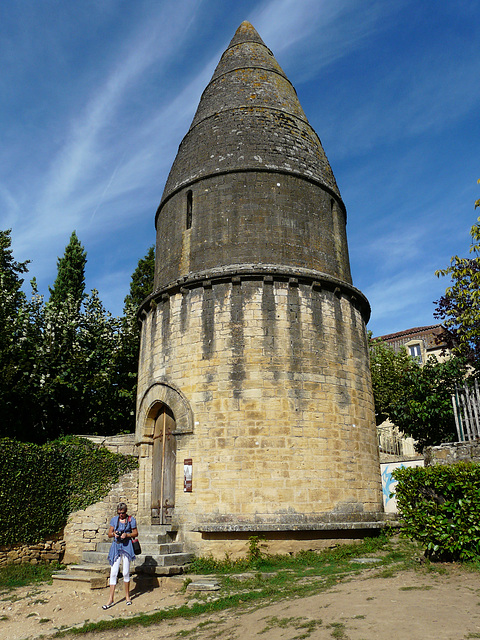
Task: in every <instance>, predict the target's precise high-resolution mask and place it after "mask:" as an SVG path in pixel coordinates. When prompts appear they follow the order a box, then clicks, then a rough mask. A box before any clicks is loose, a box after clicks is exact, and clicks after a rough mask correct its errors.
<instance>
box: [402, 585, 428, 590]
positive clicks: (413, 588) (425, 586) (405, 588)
mask: <svg viewBox="0 0 480 640" xmlns="http://www.w3.org/2000/svg"><path fill="white" fill-rule="evenodd" d="M430 589H433V587H431V586H429V585H423V586H422V587H398V590H399V591H430Z"/></svg>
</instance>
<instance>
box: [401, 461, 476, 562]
mask: <svg viewBox="0 0 480 640" xmlns="http://www.w3.org/2000/svg"><path fill="white" fill-rule="evenodd" d="M393 477H394V478H395V480H397V481H398V484H397V486H396V489H395V491H396V498H397V504H398V508H399V511H400V514H401V517H402V519H403V526H402V531H403V533H404V534H406V535H407V536H408V537H409V538H413V539H416V540H418V541H419V542H420V543H421V544H422V545H423V546H424V547H425V555H426V556H427V557H429V558H431V559H435V560H471V559H474V558H477V557H478V556H480V500H479V495H480V464H477V463H473V462H458V463H456V464H452V465H439V466H434V467H425V468H423V467H411V468H400V469H396V470H395V471H394V472H393Z"/></svg>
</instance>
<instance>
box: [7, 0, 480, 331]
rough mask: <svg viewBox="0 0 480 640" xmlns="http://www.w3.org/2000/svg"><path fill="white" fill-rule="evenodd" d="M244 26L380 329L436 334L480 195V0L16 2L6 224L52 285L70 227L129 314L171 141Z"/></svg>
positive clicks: (10, 22)
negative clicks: (340, 204)
mask: <svg viewBox="0 0 480 640" xmlns="http://www.w3.org/2000/svg"><path fill="white" fill-rule="evenodd" d="M243 20H249V21H250V22H251V23H252V24H253V26H254V27H255V28H256V29H257V31H258V32H259V34H260V35H261V37H262V38H263V40H264V41H265V43H266V44H267V46H269V47H270V48H271V49H272V51H273V53H274V54H275V57H276V58H277V60H278V62H279V63H280V65H281V66H282V67H283V69H284V71H285V72H286V73H287V75H288V77H289V78H290V80H291V81H292V82H293V84H294V86H295V87H296V89H297V93H298V96H299V99H300V102H301V104H302V106H303V108H304V111H305V113H306V115H307V117H308V118H309V120H310V123H311V124H312V126H313V127H314V128H315V130H316V131H317V133H318V134H319V136H320V139H321V140H322V144H323V146H324V149H325V151H326V153H327V156H328V158H329V160H330V163H331V165H332V168H333V171H334V174H335V177H336V179H337V183H338V185H339V188H340V191H341V194H342V197H343V200H344V202H345V204H346V207H347V212H348V224H347V233H348V239H349V250H350V259H351V266H352V274H353V278H354V284H355V285H356V286H357V287H358V288H359V289H361V291H363V293H364V294H365V295H366V296H367V297H368V299H369V300H370V303H371V306H372V318H371V320H370V322H369V325H368V328H369V329H371V330H372V331H373V333H374V335H382V334H385V333H390V332H394V331H400V330H402V329H406V328H410V327H414V326H419V325H427V324H432V323H433V322H434V319H433V311H434V308H435V305H434V304H433V301H435V300H437V299H438V298H439V297H440V296H441V295H442V293H443V292H444V290H445V287H446V286H447V284H448V282H447V281H446V280H445V279H442V280H438V279H437V278H436V277H435V275H434V271H435V269H438V268H443V267H445V266H447V265H448V263H449V260H450V257H451V256H452V255H454V254H459V255H467V254H468V248H469V244H470V236H469V229H470V227H471V225H472V224H473V223H474V221H475V220H476V215H477V214H476V212H475V210H474V201H475V199H477V198H479V197H480V185H477V183H476V181H477V178H479V177H480V163H479V137H480V117H479V115H480V83H479V82H478V79H479V78H480V46H479V42H480V38H479V32H480V3H478V2H477V1H476V0H456V1H449V0H436V1H433V0H420V1H419V0H416V1H413V0H396V1H395V2H391V1H388V0H263V1H261V0H245V1H239V0H236V1H231V0H203V1H202V0H175V2H172V0H168V1H167V0H165V1H164V0H157V1H153V0H135V2H133V1H125V0H124V1H122V0H97V1H95V2H94V1H89V0H81V1H79V0H56V1H54V0H10V1H8V0H6V1H4V2H2V3H0V70H1V71H0V92H1V95H2V100H1V102H0V135H1V144H0V228H2V229H6V228H12V230H13V231H12V236H13V249H14V255H15V258H16V259H17V260H26V259H30V260H32V264H31V265H30V273H29V277H33V276H35V277H36V278H37V281H38V284H39V288H40V291H41V292H42V293H47V291H48V285H51V284H52V283H53V280H54V279H55V275H56V261H57V257H58V256H59V255H62V254H63V250H64V248H65V245H66V244H67V242H68V240H69V237H70V234H71V232H72V231H73V230H74V229H75V230H76V232H77V235H78V236H79V238H80V240H81V242H82V243H83V244H84V246H85V248H86V250H87V253H88V263H87V272H86V276H87V288H88V289H91V288H96V289H98V290H99V292H100V297H101V299H102V301H103V303H104V305H105V306H106V307H107V309H109V310H110V311H111V312H112V313H114V314H120V313H121V311H122V307H123V298H124V297H125V295H126V293H127V292H128V288H129V281H130V276H131V274H132V272H133V270H134V269H135V267H136V265H137V262H138V260H139V258H141V257H143V256H144V255H145V253H146V251H147V249H148V247H149V246H150V245H151V244H153V243H154V241H155V229H154V215H155V211H156V208H157V206H158V204H159V201H160V198H161V195H162V191H163V187H164V184H165V180H166V178H167V175H168V171H169V169H170V167H171V164H172V162H173V160H174V157H175V154H176V151H177V148H178V145H179V143H180V141H181V139H182V137H183V136H184V134H185V133H186V131H187V129H188V127H189V125H190V122H191V120H192V118H193V115H194V112H195V109H196V107H197V104H198V101H199V99H200V95H201V92H202V91H203V89H204V88H205V86H206V84H207V83H208V81H209V79H210V77H211V75H212V73H213V70H214V68H215V66H216V64H217V62H218V60H219V58H220V56H221V54H222V52H223V51H224V49H225V48H226V46H227V45H228V43H229V41H230V40H231V38H232V37H233V34H234V33H235V31H236V29H237V27H238V26H239V25H240V23H241V22H242V21H243Z"/></svg>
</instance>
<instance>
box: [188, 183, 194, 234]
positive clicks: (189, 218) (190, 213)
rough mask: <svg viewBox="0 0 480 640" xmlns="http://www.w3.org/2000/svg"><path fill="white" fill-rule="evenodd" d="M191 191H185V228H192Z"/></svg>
mask: <svg viewBox="0 0 480 640" xmlns="http://www.w3.org/2000/svg"><path fill="white" fill-rule="evenodd" d="M192 211H193V193H192V192H191V191H187V229H191V228H192Z"/></svg>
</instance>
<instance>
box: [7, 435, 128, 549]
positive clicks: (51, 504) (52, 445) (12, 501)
mask: <svg viewBox="0 0 480 640" xmlns="http://www.w3.org/2000/svg"><path fill="white" fill-rule="evenodd" d="M0 450H1V454H2V473H1V474H0V504H1V505H2V513H1V516H0V518H1V526H0V544H11V543H15V542H23V543H29V544H32V543H35V542H39V541H40V540H43V539H45V538H47V537H48V536H51V535H53V534H56V533H58V532H59V531H60V530H61V529H62V528H63V527H64V526H65V524H66V522H67V518H68V515H69V514H70V513H71V512H72V511H76V510H78V509H84V508H86V507H87V506H88V505H90V504H93V503H95V502H97V501H98V500H100V499H101V498H102V497H104V496H105V495H106V494H107V493H108V491H109V490H110V488H111V487H112V485H113V484H114V483H115V482H117V480H118V479H119V477H120V476H121V475H122V474H124V473H127V472H128V471H130V470H132V469H133V468H135V467H136V466H137V464H138V462H137V460H136V458H134V457H133V456H123V455H120V454H115V453H112V452H111V451H108V450H107V449H105V448H101V447H99V446H97V445H95V444H93V443H92V442H90V441H89V440H86V439H85V438H78V437H75V436H68V437H65V438H62V439H60V440H55V441H53V442H48V443H46V444H44V445H37V444H32V443H26V442H18V441H16V440H12V439H10V438H2V439H0Z"/></svg>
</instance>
